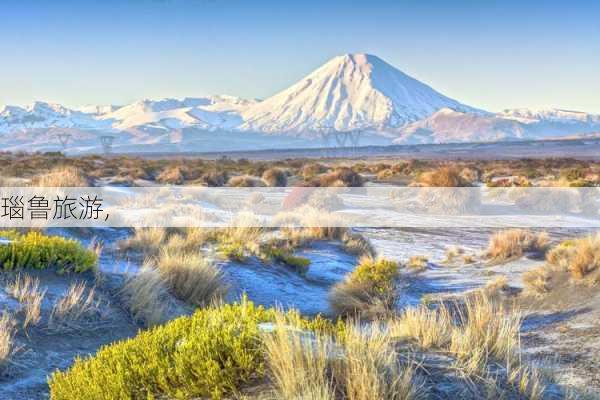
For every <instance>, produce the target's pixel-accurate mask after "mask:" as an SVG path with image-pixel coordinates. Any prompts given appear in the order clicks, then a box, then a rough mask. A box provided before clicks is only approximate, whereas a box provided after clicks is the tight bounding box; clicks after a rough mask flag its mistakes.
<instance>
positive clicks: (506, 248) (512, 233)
mask: <svg viewBox="0 0 600 400" xmlns="http://www.w3.org/2000/svg"><path fill="white" fill-rule="evenodd" d="M548 245H549V238H548V234H547V233H545V232H538V233H535V232H531V231H528V230H525V229H508V230H504V231H500V232H497V233H495V234H494V235H492V237H491V238H490V242H489V244H488V248H487V250H486V252H485V256H486V258H487V259H488V260H489V261H490V262H494V263H500V262H506V261H508V260H511V259H516V258H519V257H521V256H523V255H524V254H525V253H528V252H533V253H543V252H544V251H546V249H547V248H548Z"/></svg>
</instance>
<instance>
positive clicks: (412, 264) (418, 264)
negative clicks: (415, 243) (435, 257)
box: [406, 256, 428, 271]
mask: <svg viewBox="0 0 600 400" xmlns="http://www.w3.org/2000/svg"><path fill="white" fill-rule="evenodd" d="M427 262H428V260H427V257H425V256H411V257H410V258H409V259H408V262H407V263H406V266H407V267H408V268H410V269H413V270H416V271H424V270H426V269H427Z"/></svg>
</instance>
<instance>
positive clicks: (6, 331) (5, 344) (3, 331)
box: [0, 311, 16, 369]
mask: <svg viewBox="0 0 600 400" xmlns="http://www.w3.org/2000/svg"><path fill="white" fill-rule="evenodd" d="M15 325H16V323H15V320H14V318H13V317H12V316H11V315H10V314H9V313H7V312H6V311H4V312H3V313H2V316H1V317H0V369H5V368H6V366H7V364H8V363H9V361H10V359H11V357H12V355H13V354H14V352H15V333H16V330H15Z"/></svg>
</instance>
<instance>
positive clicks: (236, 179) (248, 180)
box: [227, 175, 265, 187]
mask: <svg viewBox="0 0 600 400" xmlns="http://www.w3.org/2000/svg"><path fill="white" fill-rule="evenodd" d="M227 185H228V186H232V187H261V186H265V183H264V182H263V181H262V180H261V179H259V178H257V177H255V176H249V175H238V176H232V177H231V178H229V181H228V182H227Z"/></svg>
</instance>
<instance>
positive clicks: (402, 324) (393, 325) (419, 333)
mask: <svg viewBox="0 0 600 400" xmlns="http://www.w3.org/2000/svg"><path fill="white" fill-rule="evenodd" d="M388 329H389V332H390V336H392V337H397V338H400V339H411V340H414V341H415V342H416V343H417V344H418V345H419V346H421V347H422V348H424V349H429V348H432V347H433V348H442V347H444V346H446V345H447V344H448V343H450V339H451V336H452V317H451V315H450V312H449V311H448V309H447V308H446V307H440V308H439V309H438V310H430V309H428V308H427V307H425V306H418V307H410V308H407V309H406V310H404V312H402V314H400V316H399V317H397V318H393V319H391V320H390V322H389V324H388Z"/></svg>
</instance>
